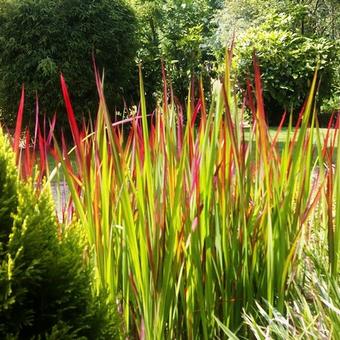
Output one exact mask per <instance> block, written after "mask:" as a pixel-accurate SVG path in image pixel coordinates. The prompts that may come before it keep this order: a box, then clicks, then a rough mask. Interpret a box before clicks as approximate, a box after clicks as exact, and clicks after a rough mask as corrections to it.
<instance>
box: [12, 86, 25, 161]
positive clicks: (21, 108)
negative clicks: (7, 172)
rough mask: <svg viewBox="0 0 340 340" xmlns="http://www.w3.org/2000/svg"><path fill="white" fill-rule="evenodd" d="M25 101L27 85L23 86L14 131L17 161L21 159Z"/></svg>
mask: <svg viewBox="0 0 340 340" xmlns="http://www.w3.org/2000/svg"><path fill="white" fill-rule="evenodd" d="M24 102H25V86H24V85H23V86H22V90H21V99H20V105H19V109H18V114H17V122H16V126H15V133H14V143H13V150H14V153H15V159H16V162H18V160H19V146H20V135H21V127H22V119H23V115H24Z"/></svg>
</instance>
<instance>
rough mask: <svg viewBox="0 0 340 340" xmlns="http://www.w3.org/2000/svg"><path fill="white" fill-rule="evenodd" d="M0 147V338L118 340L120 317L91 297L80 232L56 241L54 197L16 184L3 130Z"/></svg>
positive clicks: (67, 234)
mask: <svg viewBox="0 0 340 340" xmlns="http://www.w3.org/2000/svg"><path fill="white" fill-rule="evenodd" d="M0 146H1V150H0V167H1V170H4V171H1V177H0V178H1V182H0V183H1V184H0V185H1V191H0V203H1V206H0V209H1V212H2V215H3V216H5V215H7V218H6V219H5V220H3V219H1V220H0V221H1V222H0V230H1V232H2V238H1V240H0V338H1V339H5V338H19V339H32V338H34V339H38V338H49V339H79V338H84V339H86V338H88V339H113V338H115V337H116V336H118V334H117V333H115V331H116V330H117V329H118V325H117V322H116V321H117V320H118V319H117V316H116V315H115V312H114V309H113V306H111V305H107V304H106V301H105V299H106V298H105V296H99V297H95V296H94V295H93V287H92V286H91V275H92V274H91V270H90V267H89V266H87V265H85V264H84V261H83V259H82V257H83V254H82V250H81V242H80V241H79V239H81V235H80V234H79V232H78V231H77V228H76V227H74V228H71V229H69V230H68V232H65V233H64V234H63V235H62V236H60V235H59V237H58V234H57V230H58V228H57V222H56V216H55V213H54V207H53V204H52V199H51V196H50V193H49V192H47V191H46V192H42V193H40V194H39V195H38V194H37V193H36V192H34V190H33V189H32V184H29V183H28V184H23V183H20V182H18V183H17V179H16V176H15V171H14V166H13V162H12V159H13V155H12V153H11V151H10V149H9V146H8V142H7V140H6V138H4V136H3V134H2V132H1V131H0ZM4 174H7V175H5V176H4ZM16 186H17V190H15V189H16ZM8 216H10V218H8ZM3 221H5V222H6V224H4V222H3ZM11 223H12V225H11Z"/></svg>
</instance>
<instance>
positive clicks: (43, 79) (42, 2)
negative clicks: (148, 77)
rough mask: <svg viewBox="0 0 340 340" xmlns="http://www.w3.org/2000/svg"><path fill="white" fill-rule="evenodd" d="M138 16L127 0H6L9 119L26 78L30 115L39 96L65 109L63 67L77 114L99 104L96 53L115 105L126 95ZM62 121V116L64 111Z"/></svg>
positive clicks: (1, 92)
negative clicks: (94, 64)
mask: <svg viewBox="0 0 340 340" xmlns="http://www.w3.org/2000/svg"><path fill="white" fill-rule="evenodd" d="M135 30H136V18H135V14H134V12H133V10H132V9H131V8H130V7H129V5H127V4H126V3H125V2H124V1H123V0H115V1H110V0H98V1H92V0H59V1H54V0H1V3H0V107H1V109H2V118H5V119H6V122H7V123H9V122H10V121H11V119H14V117H15V116H16V109H17V103H18V100H19V98H20V91H21V86H22V84H25V90H26V106H25V107H26V110H27V112H28V116H29V115H30V114H32V113H33V112H34V107H35V96H36V95H37V96H38V97H39V104H40V110H41V111H44V112H46V113H47V114H53V113H54V112H55V111H56V110H58V111H60V112H62V111H63V102H62V97H61V91H60V86H59V75H60V73H61V72H62V73H63V74H64V76H65V78H66V80H67V82H68V84H69V87H70V91H71V93H72V95H73V98H72V101H73V103H74V105H75V109H76V111H77V112H78V114H82V113H85V114H86V115H87V113H88V111H94V110H96V109H97V102H98V99H97V93H96V88H95V80H94V75H93V67H92V65H93V64H92V57H93V56H94V57H95V59H96V62H97V65H98V67H99V69H101V70H102V69H103V68H104V69H105V89H106V97H107V100H108V101H109V103H110V104H111V105H113V104H117V103H120V102H122V101H121V96H127V95H128V93H127V90H128V89H129V87H131V86H130V85H129V81H130V79H131V76H132V74H133V70H132V67H133V66H134V58H135V54H136V49H137V42H136V35H135ZM58 119H59V122H60V121H61V122H62V121H63V117H62V116H61V115H59V116H58Z"/></svg>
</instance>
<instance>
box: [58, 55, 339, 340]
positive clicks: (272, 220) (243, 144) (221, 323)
mask: <svg viewBox="0 0 340 340" xmlns="http://www.w3.org/2000/svg"><path fill="white" fill-rule="evenodd" d="M229 70H230V55H228V56H227V58H226V76H225V80H224V82H223V83H222V84H221V88H220V90H219V91H218V92H217V93H215V96H214V99H213V102H212V105H211V108H210V112H209V114H207V112H206V106H205V102H204V94H203V89H202V87H200V94H201V95H200V98H199V99H198V101H195V100H194V99H193V96H192V95H191V94H190V93H189V96H188V98H189V99H188V103H187V110H186V123H184V122H183V120H184V119H183V113H182V110H181V108H180V107H177V106H176V105H175V104H174V101H173V99H172V95H171V93H170V100H169V102H168V101H167V99H166V98H168V96H169V93H167V88H166V86H164V102H163V106H162V107H158V108H157V109H156V110H155V111H154V113H153V114H152V115H151V117H148V115H147V109H146V103H145V98H144V85H143V80H142V76H140V93H141V103H140V107H139V109H138V112H136V113H135V114H134V115H133V116H132V117H131V118H129V119H127V120H126V121H125V122H124V124H125V125H127V124H129V125H130V130H129V131H130V132H129V133H128V135H127V136H125V135H124V134H123V130H122V126H121V124H119V123H118V124H117V123H114V124H112V122H111V121H110V118H109V114H108V110H107V107H106V104H105V99H104V95H103V89H102V84H101V81H100V78H99V76H98V74H96V79H97V87H98V93H99V98H100V105H99V110H98V116H97V121H96V124H95V128H94V129H93V131H80V130H79V127H78V126H77V123H76V121H75V119H74V114H73V110H72V106H71V102H70V100H69V96H68V91H67V87H66V84H65V82H64V79H63V78H62V89H63V93H64V98H65V102H66V107H67V111H68V116H69V121H70V125H71V129H72V133H73V138H74V142H75V149H74V152H75V153H76V160H77V162H76V165H75V166H72V165H71V162H70V161H69V156H68V154H67V150H66V147H65V146H62V147H61V148H59V147H58V146H57V145H56V153H57V154H58V160H59V161H60V163H61V167H62V169H63V170H64V175H65V177H66V180H67V183H68V186H69V189H70V193H71V197H72V200H73V205H74V208H75V211H76V214H77V216H78V218H79V219H80V221H81V222H82V224H83V225H84V228H85V229H86V233H87V237H88V241H89V244H90V245H91V247H93V248H94V249H95V254H96V271H97V288H98V289H101V287H108V288H109V291H110V294H111V299H112V300H115V301H116V302H117V304H118V307H119V310H120V311H121V312H122V314H123V315H124V320H125V331H126V333H127V334H130V335H132V336H137V335H138V336H139V337H140V338H141V339H144V338H145V339H163V338H165V337H166V336H167V337H169V338H188V339H194V338H195V339H211V338H214V337H220V336H221V337H223V334H224V332H223V330H224V331H225V330H227V332H229V333H227V334H229V335H230V334H232V332H234V333H235V334H237V335H245V336H247V332H248V331H247V329H246V327H245V326H242V325H243V319H242V313H243V311H245V313H248V312H250V311H253V310H254V309H255V308H256V301H263V300H266V301H267V305H266V307H263V308H264V310H265V312H266V313H268V316H269V317H272V316H273V311H274V308H275V313H284V311H285V308H286V307H285V304H286V301H287V298H288V297H289V290H290V284H289V282H291V281H292V280H293V279H294V280H299V278H300V276H301V275H300V272H301V270H302V269H301V268H302V266H303V261H302V260H303V256H304V255H303V252H302V249H303V247H304V246H305V244H306V243H307V242H308V230H309V229H310V228H313V226H311V224H310V223H311V221H313V218H314V219H315V217H314V213H315V212H316V211H317V212H318V214H319V215H320V216H321V217H322V218H321V222H318V224H320V223H330V222H329V220H330V219H331V220H332V216H330V215H329V214H330V213H333V210H332V209H328V205H327V204H329V201H328V200H327V199H329V196H330V195H334V197H335V196H336V195H337V196H336V197H335V199H337V201H338V202H339V201H340V198H339V197H340V193H339V190H340V189H339V184H336V185H335V186H334V188H333V187H332V189H331V190H332V191H331V193H329V192H328V191H327V189H326V183H327V181H328V180H332V181H333V180H335V182H336V183H339V180H338V178H339V171H340V170H339V166H337V167H336V174H334V173H333V172H332V171H330V170H327V169H326V170H325V169H324V163H325V159H326V156H325V153H324V152H323V150H326V146H327V145H326V143H327V140H325V141H322V139H321V136H320V133H319V130H318V125H317V120H316V112H315V109H314V104H313V98H314V95H315V89H316V83H317V74H315V77H314V79H313V82H312V87H311V92H310V95H309V97H308V99H307V100H306V103H305V105H304V107H303V109H302V111H301V113H300V119H299V122H298V124H297V126H296V127H295V128H293V127H292V126H291V124H290V125H289V127H288V132H287V140H286V142H285V145H284V148H283V150H282V151H280V150H279V149H278V147H277V145H276V138H274V139H271V138H270V136H269V132H268V127H267V125H266V119H265V112H264V105H263V99H262V87H261V81H260V70H259V67H258V66H257V64H256V63H255V90H254V91H255V97H256V98H255V99H256V100H255V102H253V101H252V100H251V97H249V100H251V107H252V111H253V112H252V114H253V117H254V123H253V125H252V132H251V135H250V137H249V141H245V139H244V135H243V130H242V127H241V124H239V122H240V121H241V119H242V110H240V109H239V108H238V107H237V104H236V100H235V98H234V95H233V90H232V83H231V80H230V72H229ZM163 78H164V81H165V76H163ZM192 93H193V92H192ZM199 115H200V117H201V119H200V120H199V121H198V120H197V117H198V116H199ZM309 122H311V124H312V126H311V127H312V128H311V129H309V128H308V124H309ZM314 126H315V128H313V127H314ZM280 128H281V127H279V130H280ZM314 133H315V134H316V135H317V137H318V138H319V144H318V147H317V148H316V149H315V148H313V134H314ZM323 143H324V145H323ZM334 143H335V138H334V140H333V149H332V150H334ZM338 144H339V139H338ZM338 146H339V145H338ZM339 150H340V148H339V147H338V151H337V152H338V163H339V158H340V156H339V155H340V151H339ZM331 152H333V151H331ZM331 156H332V155H331ZM315 159H316V161H315ZM335 182H334V183H335ZM327 195H328V196H327ZM331 202H332V201H331ZM336 214H337V215H336V218H335V220H336V222H335V223H334V222H333V220H332V222H331V223H334V226H335V227H334V228H333V229H330V228H328V229H327V230H328V234H329V239H331V240H333V241H331V242H329V244H328V245H326V246H328V247H329V254H330V256H329V260H330V267H331V268H332V272H333V273H334V275H336V274H337V268H338V265H337V261H338V256H339V246H338V244H339V242H338V240H339V220H340V219H339V214H340V209H339V205H337V207H336ZM332 225H333V224H332ZM316 227H318V226H316ZM336 242H337V243H336ZM331 245H332V246H331ZM335 245H336V246H335ZM332 247H333V248H332ZM235 337H236V335H235Z"/></svg>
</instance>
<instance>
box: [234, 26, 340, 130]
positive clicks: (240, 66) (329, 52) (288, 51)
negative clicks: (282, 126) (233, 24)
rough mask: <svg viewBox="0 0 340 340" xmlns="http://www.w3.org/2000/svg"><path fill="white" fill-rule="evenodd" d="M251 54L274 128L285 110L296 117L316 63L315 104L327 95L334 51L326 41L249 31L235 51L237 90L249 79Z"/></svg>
mask: <svg viewBox="0 0 340 340" xmlns="http://www.w3.org/2000/svg"><path fill="white" fill-rule="evenodd" d="M254 51H256V56H257V58H258V61H259V64H260V67H261V74H262V81H263V91H264V101H265V106H266V111H267V114H268V122H269V123H270V124H272V125H275V124H278V123H279V121H280V119H281V116H282V114H283V112H284V111H285V110H287V111H288V112H290V111H291V110H292V109H293V110H294V112H295V113H296V115H297V114H298V113H299V109H300V107H301V105H302V104H303V102H304V100H305V96H306V93H308V89H309V87H310V82H311V79H312V78H313V74H314V71H315V68H316V66H317V64H318V63H319V67H320V72H319V75H320V76H319V78H320V87H319V93H318V100H319V103H321V102H322V101H323V100H324V99H326V98H328V97H329V96H330V95H331V92H332V86H333V77H334V70H335V68H334V63H335V59H336V47H335V45H334V43H332V42H330V41H329V40H327V39H323V38H318V39H316V38H315V39H311V38H306V37H303V36H301V35H298V34H295V33H292V32H289V31H286V30H281V29H277V30H267V29H264V28H263V27H260V28H253V29H249V30H248V31H247V33H246V34H245V35H244V36H243V37H242V38H241V39H240V40H239V41H238V42H237V44H236V48H235V54H236V58H235V63H236V66H237V72H238V79H239V86H240V87H241V88H243V89H245V87H246V85H245V80H246V79H247V78H248V79H249V78H250V79H252V78H253V64H252V63H253V53H254Z"/></svg>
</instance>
